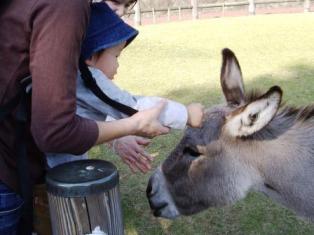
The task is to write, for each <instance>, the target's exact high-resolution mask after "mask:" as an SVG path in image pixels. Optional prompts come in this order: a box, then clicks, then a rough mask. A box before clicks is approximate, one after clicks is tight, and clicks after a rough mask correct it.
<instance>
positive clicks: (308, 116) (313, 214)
mask: <svg viewBox="0 0 314 235" xmlns="http://www.w3.org/2000/svg"><path fill="white" fill-rule="evenodd" d="M222 54H223V64H222V68H221V87H222V90H223V93H224V96H225V98H226V104H223V105H217V106H214V107H211V108H210V109H208V110H207V111H206V113H205V119H204V122H203V126H202V128H200V129H197V128H188V129H187V130H186V131H185V134H184V136H183V138H182V140H181V141H180V143H179V144H178V145H177V147H176V148H175V149H174V150H173V151H172V153H171V154H170V155H169V156H168V158H167V159H166V160H165V161H164V162H163V163H162V164H161V166H160V167H159V168H158V169H157V170H156V171H155V172H154V174H153V175H152V176H151V178H150V180H149V183H148V187H147V197H148V200H149V203H150V206H151V209H152V210H153V212H154V215H155V216H161V217H165V218H175V217H177V216H179V215H190V214H194V213H197V212H199V211H201V210H204V209H206V208H208V207H216V206H223V205H231V204H233V203H235V202H236V201H238V200H240V199H242V198H244V197H245V196H246V195H247V193H248V192H249V191H252V190H254V191H258V192H262V193H264V194H266V195H267V196H269V197H270V198H272V199H273V200H275V201H277V202H279V203H281V204H282V205H284V206H286V207H288V208H291V209H292V210H294V211H295V212H296V213H297V214H298V215H300V216H303V217H306V218H308V219H310V220H311V221H312V222H314V106H307V107H302V108H292V107H287V106H285V105H280V103H281V97H282V91H281V89H280V88H279V87H278V86H274V87H272V88H270V89H269V90H268V91H267V92H266V93H264V94H261V93H258V92H251V93H249V94H245V92H244V86H243V81H242V73H241V69H240V66H239V63H238V60H237V58H236V57H235V55H234V53H233V52H232V51H230V50H229V49H224V50H223V52H222Z"/></svg>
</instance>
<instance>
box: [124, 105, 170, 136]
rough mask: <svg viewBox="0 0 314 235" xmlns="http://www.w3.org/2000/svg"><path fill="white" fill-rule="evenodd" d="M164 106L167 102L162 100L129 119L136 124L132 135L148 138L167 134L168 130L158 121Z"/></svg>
mask: <svg viewBox="0 0 314 235" xmlns="http://www.w3.org/2000/svg"><path fill="white" fill-rule="evenodd" d="M166 104H167V101H166V100H162V101H160V102H159V103H158V104H157V105H156V106H155V107H153V108H150V109H146V110H143V111H140V112H138V113H136V114H134V115H133V116H132V117H130V118H131V119H133V121H134V122H135V123H137V124H136V132H135V133H134V134H135V135H139V136H144V137H148V138H153V137H155V136H158V135H163V134H167V133H168V132H169V131H170V129H169V128H168V127H165V126H163V125H162V124H161V123H160V122H159V120H158V118H159V116H160V113H161V112H162V110H163V109H164V107H165V105H166Z"/></svg>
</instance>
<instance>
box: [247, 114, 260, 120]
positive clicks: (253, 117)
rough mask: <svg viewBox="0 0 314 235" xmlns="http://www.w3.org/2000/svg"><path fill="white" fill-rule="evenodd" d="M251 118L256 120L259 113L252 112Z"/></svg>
mask: <svg viewBox="0 0 314 235" xmlns="http://www.w3.org/2000/svg"><path fill="white" fill-rule="evenodd" d="M249 118H250V120H251V121H252V122H254V121H255V120H256V119H257V118H258V113H254V114H250V115H249Z"/></svg>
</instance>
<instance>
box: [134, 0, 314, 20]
mask: <svg viewBox="0 0 314 235" xmlns="http://www.w3.org/2000/svg"><path fill="white" fill-rule="evenodd" d="M312 1H313V0H312ZM274 4H299V5H300V4H303V8H304V12H310V8H311V0H270V1H261V0H260V1H258V0H257V1H256V0H247V1H240V2H225V1H224V0H223V2H221V3H212V4H206V5H201V6H200V5H198V0H191V6H183V7H181V6H179V7H168V8H162V9H155V8H152V9H150V10H142V9H141V3H140V0H138V2H137V4H136V5H135V6H134V10H133V11H132V12H130V15H131V16H133V17H134V24H135V25H141V24H142V15H143V14H151V17H152V21H153V23H156V18H157V13H163V14H164V15H166V16H167V19H168V21H170V17H171V13H172V14H174V13H175V14H177V15H178V18H179V20H181V19H182V11H183V10H185V11H190V12H191V14H192V19H194V20H195V19H198V18H199V10H202V9H218V11H219V8H220V11H221V12H222V15H224V13H225V11H226V9H227V8H231V7H247V12H248V14H249V15H255V13H256V6H257V5H264V6H271V5H274Z"/></svg>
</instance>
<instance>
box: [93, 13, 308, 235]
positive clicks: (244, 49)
mask: <svg viewBox="0 0 314 235" xmlns="http://www.w3.org/2000/svg"><path fill="white" fill-rule="evenodd" d="M313 27H314V14H311V13H309V14H290V15H264V16H254V17H239V18H220V19H210V20H199V21H187V22H178V23H170V24H160V25H150V26H144V27H140V28H139V31H140V35H139V36H138V38H137V39H136V40H135V41H134V42H133V43H132V44H131V45H130V46H129V47H128V48H127V49H126V50H125V51H124V52H123V53H122V55H121V58H120V68H119V75H118V76H117V78H116V82H117V83H118V84H119V85H120V86H121V87H123V88H125V89H127V90H129V91H131V92H133V93H134V94H141V95H158V96H165V97H168V98H171V99H174V100H177V101H180V102H183V103H185V104H188V103H190V102H195V101H197V102H202V103H204V104H205V105H206V106H210V105H212V104H216V103H219V102H221V100H222V96H221V89H220V85H219V72H220V66H221V55H220V53H221V49H222V48H224V47H229V48H230V49H232V50H233V51H234V52H235V53H236V55H237V57H238V59H239V61H240V64H241V67H242V72H243V75H244V82H245V84H246V88H247V89H249V88H259V89H262V90H265V91H266V89H268V88H269V87H270V86H272V85H275V84H276V85H279V86H281V87H282V89H283V90H284V100H285V101H286V102H287V103H289V104H293V105H302V104H309V103H311V102H313V100H314V30H313V29H314V28H313ZM180 136H181V133H180V132H173V133H172V134H170V135H167V136H163V137H158V138H155V139H154V141H153V143H152V144H151V146H150V147H149V151H150V152H151V153H152V154H154V155H156V161H155V162H154V167H155V166H157V165H158V164H160V162H161V161H162V160H163V159H165V157H166V156H167V154H168V153H169V152H170V150H171V149H172V148H173V146H175V145H176V143H177V142H178V140H179V139H180ZM91 155H92V157H97V158H102V159H107V160H110V161H112V162H114V164H116V165H117V167H118V168H119V171H120V176H121V183H120V187H121V193H122V204H123V212H124V223H125V234H127V235H137V234H143V235H157V234H180V235H181V234H193V235H198V234H199V235H204V234H232V235H236V234H241V235H242V234H244V235H247V234H265V235H270V234H274V235H275V234H276V235H279V234H283V235H289V234H291V235H295V234H314V225H312V224H309V223H307V222H305V221H303V220H301V219H299V218H297V217H296V216H295V215H294V214H293V213H292V212H290V211H288V210H287V209H284V208H282V207H280V206H278V205H276V204H274V203H273V202H271V201H270V200H269V199H267V198H265V197H264V196H262V195H260V194H254V193H251V194H249V196H248V197H247V198H246V199H245V200H243V201H241V202H238V203H237V204H236V205H234V206H232V207H224V208H219V209H213V208H212V209H209V210H207V211H205V212H203V213H200V214H198V215H194V216H191V217H182V218H179V219H177V220H175V221H169V220H164V219H156V218H154V217H153V216H152V215H151V214H150V210H149V206H148V203H147V200H146V197H145V189H146V184H147V179H148V177H149V174H148V175H141V174H135V175H133V174H131V172H130V171H129V169H128V168H127V167H126V166H125V165H124V164H123V163H121V161H120V160H119V159H118V157H117V156H114V155H113V154H112V153H111V152H110V151H109V150H106V149H105V148H104V147H103V146H101V147H96V148H94V149H93V150H92V151H91Z"/></svg>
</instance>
